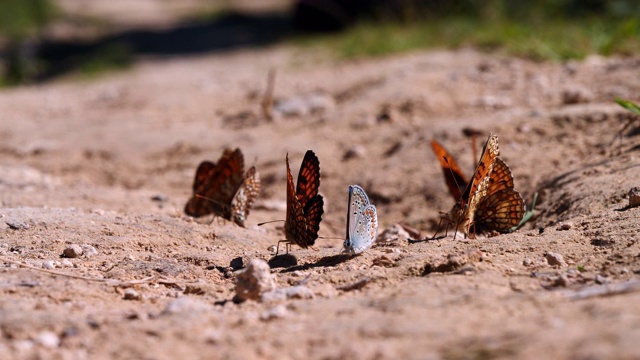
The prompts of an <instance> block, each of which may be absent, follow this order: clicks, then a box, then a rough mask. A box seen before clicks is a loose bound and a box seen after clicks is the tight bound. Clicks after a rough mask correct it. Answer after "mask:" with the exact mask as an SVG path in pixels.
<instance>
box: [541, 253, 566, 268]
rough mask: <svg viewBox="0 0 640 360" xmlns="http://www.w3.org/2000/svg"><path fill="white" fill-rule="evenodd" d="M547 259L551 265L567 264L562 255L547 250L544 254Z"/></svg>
mask: <svg viewBox="0 0 640 360" xmlns="http://www.w3.org/2000/svg"><path fill="white" fill-rule="evenodd" d="M544 257H545V259H547V262H548V263H549V265H551V266H566V265H567V264H566V263H565V262H564V258H563V257H562V255H560V254H558V253H553V252H547V253H545V254H544Z"/></svg>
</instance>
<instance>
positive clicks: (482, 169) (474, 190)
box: [449, 134, 500, 235]
mask: <svg viewBox="0 0 640 360" xmlns="http://www.w3.org/2000/svg"><path fill="white" fill-rule="evenodd" d="M498 155H500V148H499V146H498V136H497V135H493V134H489V138H488V139H487V142H486V143H485V144H484V148H483V149H482V155H481V156H480V161H478V166H477V167H476V171H475V172H474V174H473V178H472V179H471V182H470V183H469V184H468V185H467V188H466V189H465V191H464V193H463V194H462V198H461V199H460V201H458V202H457V203H456V205H454V207H453V209H451V212H450V213H449V214H450V215H449V218H451V219H454V221H456V222H457V221H459V220H462V221H464V225H463V226H464V232H465V234H467V235H468V234H469V229H470V227H471V225H472V224H473V221H474V216H475V211H476V208H477V205H478V203H479V202H480V200H481V199H482V198H483V197H485V196H486V195H487V189H488V187H489V180H490V175H491V171H492V170H493V164H494V162H495V159H496V158H497V157H498Z"/></svg>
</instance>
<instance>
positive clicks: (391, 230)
mask: <svg viewBox="0 0 640 360" xmlns="http://www.w3.org/2000/svg"><path fill="white" fill-rule="evenodd" d="M410 236H411V235H409V233H408V232H407V231H406V230H405V229H404V228H403V227H402V225H400V224H393V225H391V226H389V227H388V228H386V229H384V231H383V232H382V233H381V234H380V235H378V237H377V238H376V242H377V243H379V244H380V243H382V244H384V243H390V242H399V243H406V242H407V241H408V240H409V238H410Z"/></svg>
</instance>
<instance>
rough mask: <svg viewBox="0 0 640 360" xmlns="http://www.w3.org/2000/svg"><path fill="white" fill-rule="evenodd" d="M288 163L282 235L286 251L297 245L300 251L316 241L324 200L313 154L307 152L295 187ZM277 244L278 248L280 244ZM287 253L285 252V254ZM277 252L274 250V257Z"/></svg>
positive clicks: (316, 162) (317, 161)
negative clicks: (285, 211) (285, 210)
mask: <svg viewBox="0 0 640 360" xmlns="http://www.w3.org/2000/svg"><path fill="white" fill-rule="evenodd" d="M286 162H287V217H286V219H285V221H284V235H285V238H286V240H282V241H280V242H285V243H286V244H287V248H288V247H290V246H291V244H296V245H298V246H300V247H301V248H303V249H306V248H308V247H312V246H313V244H314V243H315V241H316V239H317V238H318V231H319V230H320V221H321V220H322V214H323V213H324V210H323V208H322V207H323V206H324V200H323V199H322V195H320V194H318V188H319V187H320V161H319V160H318V157H317V156H316V154H315V153H314V152H313V151H311V150H307V152H306V154H305V155H304V159H303V160H302V165H301V166H300V172H299V173H298V184H297V187H294V185H293V176H291V169H290V168H289V154H287V157H286ZM280 242H278V245H280ZM287 252H288V251H287ZM277 254H278V250H277V249H276V255H277Z"/></svg>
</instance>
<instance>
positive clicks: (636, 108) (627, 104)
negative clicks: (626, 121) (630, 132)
mask: <svg viewBox="0 0 640 360" xmlns="http://www.w3.org/2000/svg"><path fill="white" fill-rule="evenodd" d="M616 102H617V103H618V105H620V106H622V107H623V108H625V109H627V110H629V111H631V112H632V113H634V114H636V115H640V105H638V104H636V103H634V102H631V101H629V100H623V99H620V98H617V99H616Z"/></svg>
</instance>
